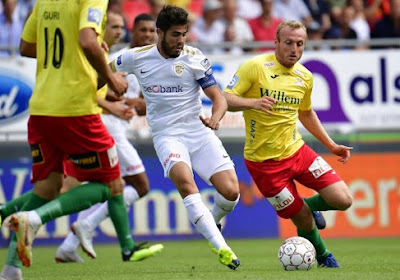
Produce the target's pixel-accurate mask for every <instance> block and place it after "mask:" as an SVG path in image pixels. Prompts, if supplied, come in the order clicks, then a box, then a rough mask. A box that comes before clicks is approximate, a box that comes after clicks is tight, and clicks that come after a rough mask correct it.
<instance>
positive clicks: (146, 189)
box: [134, 183, 150, 197]
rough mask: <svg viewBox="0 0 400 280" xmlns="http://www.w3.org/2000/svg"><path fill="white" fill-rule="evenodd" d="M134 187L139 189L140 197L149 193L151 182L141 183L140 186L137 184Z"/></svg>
mask: <svg viewBox="0 0 400 280" xmlns="http://www.w3.org/2000/svg"><path fill="white" fill-rule="evenodd" d="M134 188H135V189H136V191H137V193H138V195H139V197H143V196H145V195H146V194H148V193H149V190H150V187H149V184H148V183H147V184H142V185H139V186H137V187H136V186H135V187H134Z"/></svg>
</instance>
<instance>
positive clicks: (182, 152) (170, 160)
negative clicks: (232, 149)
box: [153, 127, 234, 185]
mask: <svg viewBox="0 0 400 280" xmlns="http://www.w3.org/2000/svg"><path fill="white" fill-rule="evenodd" d="M153 142H154V148H155V150H156V152H157V156H158V159H159V160H160V163H161V165H162V167H163V168H164V176H165V177H169V171H170V170H171V168H172V166H174V164H175V163H177V162H184V163H186V164H187V165H188V166H189V168H190V169H192V170H194V171H195V172H196V173H197V174H198V175H199V176H200V177H201V178H202V179H203V180H204V181H205V182H207V184H209V185H212V184H211V182H210V178H211V177H212V175H214V174H215V173H217V172H220V171H224V170H229V169H234V164H233V162H232V160H231V158H230V156H229V155H228V153H227V152H226V150H225V148H224V146H223V145H222V142H221V140H220V139H219V138H218V137H217V136H216V135H215V133H214V132H213V131H211V130H210V129H208V128H206V127H204V129H202V130H200V131H196V132H190V133H188V134H180V135H173V136H156V137H154V139H153Z"/></svg>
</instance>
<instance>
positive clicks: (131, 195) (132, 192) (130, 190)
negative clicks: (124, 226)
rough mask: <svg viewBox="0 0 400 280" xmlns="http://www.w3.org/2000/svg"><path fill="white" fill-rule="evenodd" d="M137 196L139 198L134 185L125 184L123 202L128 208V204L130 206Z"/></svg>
mask: <svg viewBox="0 0 400 280" xmlns="http://www.w3.org/2000/svg"><path fill="white" fill-rule="evenodd" d="M139 198H140V196H139V194H138V192H137V190H136V189H135V188H134V187H132V186H130V185H127V186H125V188H124V202H125V206H126V208H129V206H131V205H132V204H133V203H134V202H135V201H136V200H138V199H139Z"/></svg>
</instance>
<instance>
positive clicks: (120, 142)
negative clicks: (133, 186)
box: [114, 135, 146, 177]
mask: <svg viewBox="0 0 400 280" xmlns="http://www.w3.org/2000/svg"><path fill="white" fill-rule="evenodd" d="M118 136H119V137H114V141H115V146H116V147H117V152H118V159H119V168H120V170H121V176H122V177H126V176H133V175H136V174H140V173H144V172H145V171H146V170H145V167H144V165H143V162H142V159H141V158H140V156H139V154H138V152H137V150H136V149H135V147H133V146H132V144H131V143H130V142H129V140H128V138H126V136H125V135H118Z"/></svg>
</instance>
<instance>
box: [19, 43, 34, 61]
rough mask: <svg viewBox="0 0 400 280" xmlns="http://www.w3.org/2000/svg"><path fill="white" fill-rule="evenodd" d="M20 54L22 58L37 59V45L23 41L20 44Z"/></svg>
mask: <svg viewBox="0 0 400 280" xmlns="http://www.w3.org/2000/svg"><path fill="white" fill-rule="evenodd" d="M19 53H20V54H21V55H22V56H26V57H32V58H36V43H28V42H26V41H24V39H21V41H20V43H19Z"/></svg>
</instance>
